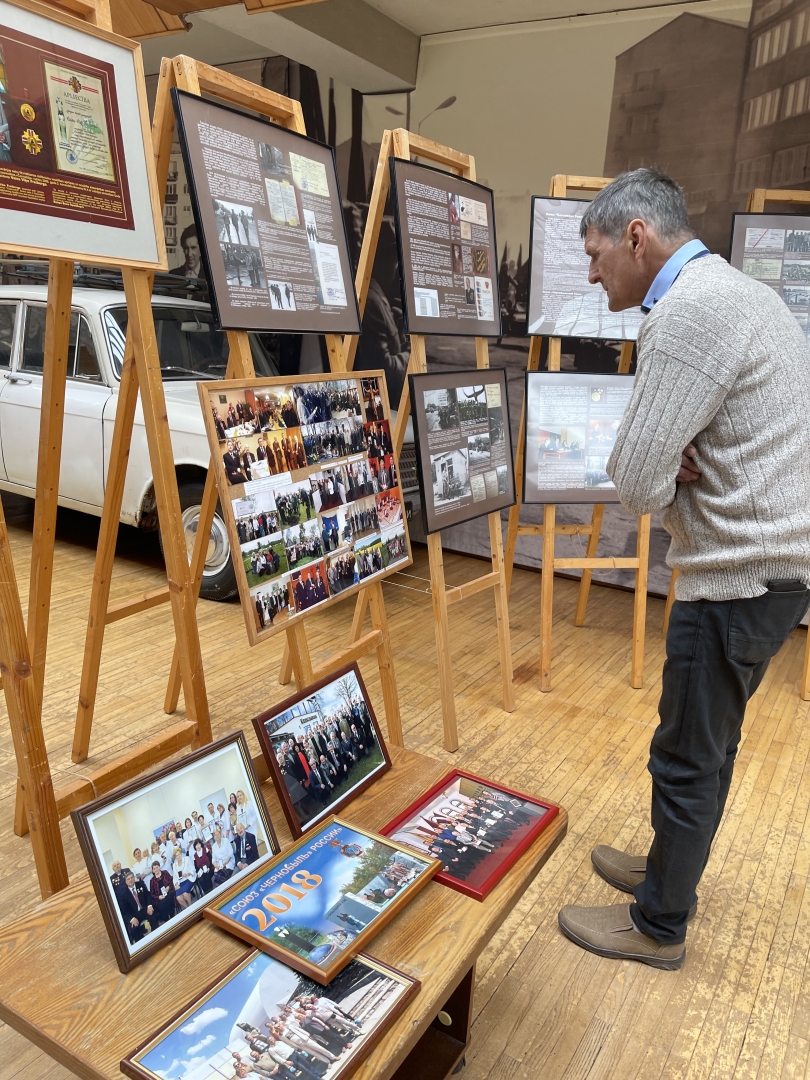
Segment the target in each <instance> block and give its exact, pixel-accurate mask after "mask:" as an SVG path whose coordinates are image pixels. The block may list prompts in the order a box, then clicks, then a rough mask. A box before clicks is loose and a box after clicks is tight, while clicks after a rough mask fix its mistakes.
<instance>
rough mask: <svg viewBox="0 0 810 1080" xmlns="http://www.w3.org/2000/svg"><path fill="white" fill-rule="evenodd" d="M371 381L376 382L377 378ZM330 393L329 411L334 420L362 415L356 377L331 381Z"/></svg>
mask: <svg viewBox="0 0 810 1080" xmlns="http://www.w3.org/2000/svg"><path fill="white" fill-rule="evenodd" d="M364 381H365V380H364ZM371 381H372V382H375V383H376V381H377V380H376V379H373V380H371ZM328 395H329V411H330V412H331V414H332V419H333V420H344V419H345V418H346V417H349V416H360V415H361V412H362V410H361V408H360V395H359V394H358V393H357V383H356V381H355V380H354V379H352V380H348V379H347V380H346V381H345V382H342V381H338V382H332V383H329V387H328Z"/></svg>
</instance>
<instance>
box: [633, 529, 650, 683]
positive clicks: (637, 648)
mask: <svg viewBox="0 0 810 1080" xmlns="http://www.w3.org/2000/svg"><path fill="white" fill-rule="evenodd" d="M636 555H637V558H638V570H636V595H635V601H634V604H633V650H632V657H631V661H630V685H631V686H632V687H633V689H634V690H640V689H641V687H642V686H643V685H644V637H645V631H646V625H647V571H648V566H649V561H650V515H649V514H644V516H643V517H640V518H639V519H638V541H637V546H636Z"/></svg>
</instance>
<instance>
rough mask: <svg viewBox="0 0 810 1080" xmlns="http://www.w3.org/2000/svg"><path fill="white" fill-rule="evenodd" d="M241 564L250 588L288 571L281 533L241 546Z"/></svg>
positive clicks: (286, 555)
mask: <svg viewBox="0 0 810 1080" xmlns="http://www.w3.org/2000/svg"><path fill="white" fill-rule="evenodd" d="M241 550H242V562H243V563H244V566H245V576H246V577H247V583H248V585H249V586H250V588H253V586H254V585H260V584H261V583H262V582H263V581H266V580H267V579H268V578H274V577H278V575H279V574H286V572H287V571H288V570H289V569H290V563H289V561H288V553H287V548H286V543H285V540H284V538H283V537H282V535H281V533H276V535H275V536H268V537H266V538H265V539H259V540H253V541H252V542H251V543H247V544H243V545H242V549H241Z"/></svg>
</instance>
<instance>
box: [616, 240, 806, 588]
mask: <svg viewBox="0 0 810 1080" xmlns="http://www.w3.org/2000/svg"><path fill="white" fill-rule="evenodd" d="M690 442H691V443H694V444H695V446H696V448H697V451H698V453H697V464H698V466H699V468H700V469H701V470H702V473H703V475H702V476H701V478H700V479H699V480H697V481H694V482H691V483H686V484H676V482H675V477H676V475H677V473H678V468H679V466H680V462H681V453H682V451H683V449H684V447H686V446H687V444H688V443H690ZM607 471H608V474H609V475H610V477H611V479H612V480H613V482H614V483H615V485H616V488H617V490H618V494H619V498H620V499H621V502H622V504H623V505H624V506H625V507H626V508H627V509H628V510H629V511H630V512H631V513H633V514H649V513H651V512H653V511H655V510H662V509H664V507H666V511H665V513H664V526H665V528H666V530H667V532H668V533H669V534H670V536H671V537H672V543H671V545H670V549H669V554H668V556H667V562H668V563H669V565H670V566H672V567H676V568H677V569H678V570H680V572H681V576H680V577H679V579H678V581H677V583H676V586H675V594H676V596H677V598H678V599H679V600H700V599H706V600H733V599H737V598H741V597H747V596H759V595H761V594H762V593H763V592H765V583H766V582H767V581H769V580H770V579H772V578H800V579H801V580H802V581H804V582H806V583H808V584H810V349H808V345H807V341H806V340H805V338H804V335H803V334H802V331H801V330H800V328H799V325H798V323H797V322H796V320H795V318H794V317H793V316H792V315H791V313H790V312H789V311H788V309H787V307H786V306H785V304H784V303H783V301H782V300H781V299H780V298H779V297H778V296H777V294H776V293H775V292H773V290H771V289H770V288H768V286H767V285H763V284H762V283H761V282H758V281H755V280H753V279H752V278H749V277H747V276H746V275H745V274H742V273H740V271H739V270H735V269H734V268H733V267H731V266H729V265H728V263H727V262H726V261H725V260H724V259H722V258H720V256H719V255H708V256H705V257H704V258H702V259H695V260H694V261H693V262H690V263H687V264H686V266H685V267H684V268H683V270H682V271H681V273H680V275H679V277H678V278H677V280H676V281H675V283H674V285H673V286H672V288H671V289H670V290H669V292H668V293H667V294H666V296H665V297H663V299H662V300H661V301H660V302H659V303H658V304H656V306H655V307H654V308H653V310H652V311H651V312H650V314H649V315H648V316H647V318H646V319H645V320H644V323H643V326H642V328H641V332H640V333H639V337H638V373H637V375H636V382H635V388H634V390H633V395H632V397H631V399H630V403H629V405H628V407H627V411H626V413H625V416H624V419H623V420H622V423H621V425H620V427H619V430H618V433H617V439H616V445H615V447H614V449H613V453H612V454H611V455H610V460H609V461H608V465H607Z"/></svg>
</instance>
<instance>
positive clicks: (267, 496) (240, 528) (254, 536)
mask: <svg viewBox="0 0 810 1080" xmlns="http://www.w3.org/2000/svg"><path fill="white" fill-rule="evenodd" d="M231 506H232V507H233V516H234V521H235V522H236V532H237V535H238V536H239V544H240V546H242V545H244V544H248V543H250V541H251V540H260V539H262V538H263V537H265V536H272V535H273V534H274V533H277V532H278V530H279V517H278V510H277V509H276V504H275V499H274V498H273V492H272V491H257V492H256V493H255V494H253V495H249V496H248V497H247V498H243V499H234V500H233V501H232V503H231Z"/></svg>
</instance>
